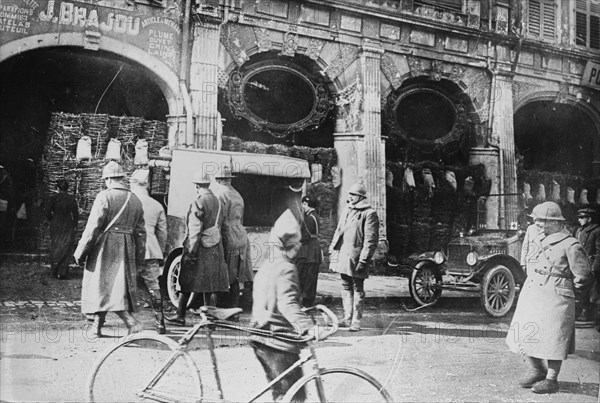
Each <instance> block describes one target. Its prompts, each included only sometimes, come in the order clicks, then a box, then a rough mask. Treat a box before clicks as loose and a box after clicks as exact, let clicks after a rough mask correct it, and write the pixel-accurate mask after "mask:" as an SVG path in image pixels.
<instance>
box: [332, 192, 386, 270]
mask: <svg viewBox="0 0 600 403" xmlns="http://www.w3.org/2000/svg"><path fill="white" fill-rule="evenodd" d="M378 242H379V217H378V216H377V212H376V211H375V210H374V209H373V208H372V207H371V205H370V204H369V203H368V202H367V201H366V200H361V201H359V202H358V203H356V204H355V205H348V206H347V207H346V209H345V210H344V211H343V212H342V214H341V216H340V221H339V222H338V225H337V228H336V229H335V232H334V234H333V239H332V240H331V246H330V249H331V252H332V253H331V256H330V258H329V262H330V264H329V268H330V269H331V270H332V271H335V272H338V273H341V274H346V275H348V276H352V277H358V278H368V277H369V270H370V266H371V265H372V263H373V254H374V253H375V249H377V243H378ZM359 262H363V263H366V265H367V269H366V270H365V271H361V272H360V273H357V272H356V266H358V263H359Z"/></svg>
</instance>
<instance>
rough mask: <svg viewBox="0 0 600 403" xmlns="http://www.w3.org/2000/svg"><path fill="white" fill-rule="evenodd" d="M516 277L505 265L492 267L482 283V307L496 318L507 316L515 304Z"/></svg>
mask: <svg viewBox="0 0 600 403" xmlns="http://www.w3.org/2000/svg"><path fill="white" fill-rule="evenodd" d="M515 295H516V287H515V277H514V276H513V274H512V272H511V271H510V269H509V268H508V267H506V266H504V265H497V266H494V267H492V268H491V269H490V270H488V271H487V272H486V273H485V276H484V277H483V281H482V283H481V305H482V306H483V309H485V310H486V312H487V313H488V314H490V315H491V316H494V317H497V318H499V317H502V316H504V315H506V314H507V313H508V312H509V311H510V309H511V308H512V306H513V304H514V302H515Z"/></svg>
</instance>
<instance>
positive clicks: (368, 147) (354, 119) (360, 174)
mask: <svg viewBox="0 0 600 403" xmlns="http://www.w3.org/2000/svg"><path fill="white" fill-rule="evenodd" d="M382 53H383V50H382V49H381V48H378V47H374V46H363V48H362V52H361V55H360V69H359V71H358V74H357V77H356V82H355V88H356V89H355V96H354V98H353V101H352V102H351V103H350V104H348V105H338V108H339V109H338V121H337V124H336V133H334V147H335V149H336V153H337V156H338V164H339V167H340V168H341V170H342V185H341V191H340V198H339V200H338V211H341V209H342V208H343V207H344V206H345V205H346V199H347V191H348V188H349V187H350V186H351V185H352V184H353V183H354V182H356V181H357V180H362V181H363V182H364V184H365V186H366V188H367V192H368V197H369V201H370V203H371V205H372V206H373V208H375V210H376V211H377V214H378V215H379V221H380V231H379V241H380V242H379V248H378V251H377V254H378V255H379V256H381V254H382V253H385V252H387V250H388V244H387V229H386V212H385V207H386V206H385V203H386V194H385V192H386V189H385V142H384V141H383V140H382V138H381V101H380V76H379V74H380V71H379V68H380V59H381V55H382Z"/></svg>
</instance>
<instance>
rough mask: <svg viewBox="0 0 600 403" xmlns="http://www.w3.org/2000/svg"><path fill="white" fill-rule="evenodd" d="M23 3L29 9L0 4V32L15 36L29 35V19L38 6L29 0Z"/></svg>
mask: <svg viewBox="0 0 600 403" xmlns="http://www.w3.org/2000/svg"><path fill="white" fill-rule="evenodd" d="M25 3H26V5H28V6H29V8H24V7H19V6H17V5H14V4H2V3H0V32H12V33H15V34H28V33H29V28H30V27H31V21H30V18H31V16H33V12H34V10H35V9H36V8H38V7H39V5H38V4H37V3H36V2H35V1H31V0H29V1H26V2H25Z"/></svg>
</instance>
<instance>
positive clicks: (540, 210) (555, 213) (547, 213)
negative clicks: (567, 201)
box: [529, 201, 565, 221]
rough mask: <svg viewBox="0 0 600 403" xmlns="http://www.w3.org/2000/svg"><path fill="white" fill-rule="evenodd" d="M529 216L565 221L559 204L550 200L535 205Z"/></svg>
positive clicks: (535, 218) (537, 218)
mask: <svg viewBox="0 0 600 403" xmlns="http://www.w3.org/2000/svg"><path fill="white" fill-rule="evenodd" d="M529 216H530V217H532V218H533V219H534V220H554V221H565V218H564V217H563V215H562V211H561V210H560V206H559V205H558V204H556V203H554V202H551V201H547V202H544V203H542V204H538V205H537V206H535V207H534V208H533V211H532V212H531V214H530V215H529Z"/></svg>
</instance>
